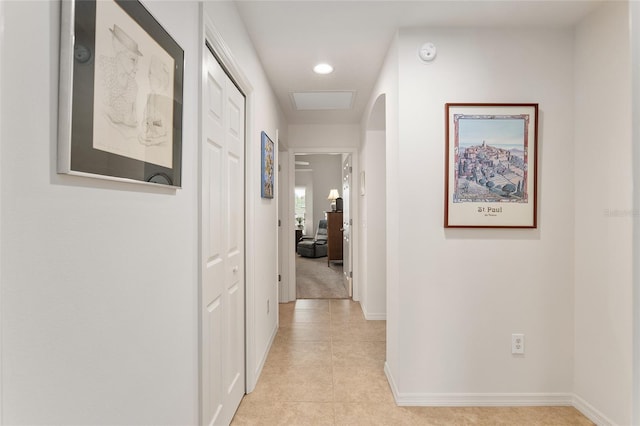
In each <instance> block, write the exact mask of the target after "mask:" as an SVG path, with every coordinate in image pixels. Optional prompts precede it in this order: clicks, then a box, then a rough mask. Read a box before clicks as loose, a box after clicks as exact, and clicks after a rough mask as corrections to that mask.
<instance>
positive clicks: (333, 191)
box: [294, 153, 349, 299]
mask: <svg viewBox="0 0 640 426" xmlns="http://www.w3.org/2000/svg"><path fill="white" fill-rule="evenodd" d="M294 158H295V162H294V163H295V173H294V186H295V189H294V191H295V215H296V217H295V220H296V224H297V226H296V237H295V241H296V246H295V252H296V254H295V285H296V299H347V298H349V291H348V283H347V281H346V280H345V275H344V267H343V266H344V255H343V253H344V240H343V230H344V225H343V209H344V205H345V202H344V198H343V195H344V194H343V188H342V177H343V176H342V161H343V156H342V154H340V153H317V154H316V153H313V154H307V153H297V154H296V155H295V157H294ZM348 204H349V202H348V200H347V203H346V205H347V206H348ZM298 224H300V225H298Z"/></svg>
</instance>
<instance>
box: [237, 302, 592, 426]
mask: <svg viewBox="0 0 640 426" xmlns="http://www.w3.org/2000/svg"><path fill="white" fill-rule="evenodd" d="M385 338H386V322H385V321H367V320H365V319H364V316H363V314H362V310H361V308H360V304H359V303H357V302H353V301H351V300H326V299H316V300H298V301H296V302H295V303H287V304H281V305H280V329H279V331H278V334H277V336H276V338H275V341H274V344H273V346H272V348H271V352H270V353H269V357H268V359H267V362H266V364H265V366H264V370H263V372H262V375H261V376H260V379H259V381H258V385H257V386H256V389H255V391H254V392H252V393H251V394H249V395H245V397H244V399H243V400H242V403H241V404H240V408H238V411H237V413H236V415H235V418H234V420H233V423H232V425H276V424H279V425H347V424H349V425H411V424H413V425H436V424H438V425H459V424H478V425H496V424H505V425H515V424H518V425H551V424H553V425H591V424H592V423H591V422H590V421H589V420H587V419H586V418H585V417H584V416H582V415H581V414H580V413H579V412H578V411H577V410H575V409H574V408H572V407H464V408H462V407H398V406H396V405H395V403H394V400H393V396H392V394H391V390H390V389H389V385H388V383H387V379H386V377H385V374H384V371H383V369H384V360H385Z"/></svg>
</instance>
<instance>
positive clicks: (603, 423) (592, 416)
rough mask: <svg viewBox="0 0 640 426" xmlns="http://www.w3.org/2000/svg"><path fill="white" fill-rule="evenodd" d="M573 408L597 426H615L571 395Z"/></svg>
mask: <svg viewBox="0 0 640 426" xmlns="http://www.w3.org/2000/svg"><path fill="white" fill-rule="evenodd" d="M573 406H574V407H575V408H576V410H578V411H580V412H581V413H582V414H584V415H585V417H586V418H588V419H589V420H591V421H592V422H594V423H595V424H597V425H598V426H615V423H614V422H612V421H611V420H610V419H608V418H607V416H605V415H604V414H602V413H601V412H600V411H598V410H597V409H596V408H595V407H594V406H593V405H591V404H589V403H588V402H587V401H585V400H584V399H582V398H581V397H579V396H578V395H575V394H574V395H573Z"/></svg>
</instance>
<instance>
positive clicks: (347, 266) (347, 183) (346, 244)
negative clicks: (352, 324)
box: [342, 155, 353, 297]
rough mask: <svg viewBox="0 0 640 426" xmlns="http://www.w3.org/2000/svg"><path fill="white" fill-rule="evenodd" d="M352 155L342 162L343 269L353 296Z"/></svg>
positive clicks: (350, 293)
mask: <svg viewBox="0 0 640 426" xmlns="http://www.w3.org/2000/svg"><path fill="white" fill-rule="evenodd" d="M351 171H352V167H351V155H348V156H347V158H345V160H344V163H343V164H342V220H343V224H342V238H343V240H344V241H343V245H342V256H343V259H344V260H343V267H344V269H343V271H344V278H345V280H346V282H347V289H348V290H349V297H352V296H353V285H352V281H351V280H352V278H351V276H352V274H351V271H353V268H352V257H353V256H352V252H351V175H352V172H351Z"/></svg>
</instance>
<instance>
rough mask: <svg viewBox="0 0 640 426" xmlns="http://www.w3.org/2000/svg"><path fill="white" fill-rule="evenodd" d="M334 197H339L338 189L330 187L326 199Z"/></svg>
mask: <svg viewBox="0 0 640 426" xmlns="http://www.w3.org/2000/svg"><path fill="white" fill-rule="evenodd" d="M336 198H340V194H338V190H337V189H332V190H331V191H330V192H329V196H328V197H327V200H331V201H335V200H336Z"/></svg>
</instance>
